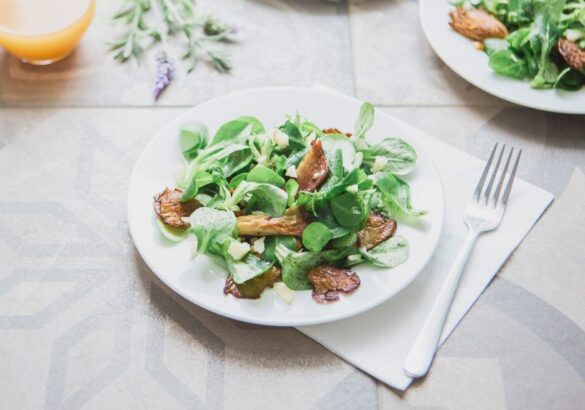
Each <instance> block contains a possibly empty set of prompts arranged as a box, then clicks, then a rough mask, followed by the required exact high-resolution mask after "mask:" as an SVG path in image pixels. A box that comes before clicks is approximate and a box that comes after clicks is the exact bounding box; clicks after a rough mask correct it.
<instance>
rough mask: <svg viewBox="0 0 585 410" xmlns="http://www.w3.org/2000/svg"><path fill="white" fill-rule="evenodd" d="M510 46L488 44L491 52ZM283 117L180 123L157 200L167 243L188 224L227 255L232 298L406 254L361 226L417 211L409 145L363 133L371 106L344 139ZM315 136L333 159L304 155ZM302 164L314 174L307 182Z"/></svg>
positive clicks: (383, 263)
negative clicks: (213, 124) (169, 174)
mask: <svg viewBox="0 0 585 410" xmlns="http://www.w3.org/2000/svg"><path fill="white" fill-rule="evenodd" d="M526 35H527V37H526V38H527V39H528V38H530V39H532V37H530V36H531V34H530V33H528V34H526ZM523 41H525V42H520V40H519V39H517V42H518V44H521V45H520V46H519V47H529V46H531V44H532V43H531V41H532V40H523ZM494 44H495V43H494ZM510 44H511V43H509V42H507V43H506V42H505V44H502V43H501V42H500V43H498V45H497V46H496V45H494V46H493V48H494V50H493V53H492V56H495V55H496V54H498V53H500V52H501V51H508V50H509V47H511V45H510ZM504 45H505V46H506V47H504ZM508 45H510V46H509V47H508ZM496 47H500V48H501V50H500V49H499V50H495V48H496ZM539 52H540V49H539ZM535 64H536V63H535ZM538 67H540V66H538V64H537V65H536V66H535V68H534V70H536V71H537V70H538V69H539V68H538ZM579 75H580V74H579ZM576 79H580V78H579V77H577V76H576V74H575V73H574V72H571V71H564V72H563V75H562V76H558V77H556V82H555V86H558V87H569V86H571V85H572V84H573V83H575V82H576V81H577V80H576ZM547 81H548V80H547ZM287 118H288V119H287V120H286V121H285V122H284V123H283V124H282V125H281V126H279V127H278V128H269V130H268V131H267V129H266V128H265V127H264V125H263V124H262V122H261V121H260V120H259V119H257V118H255V117H252V116H242V117H238V118H236V119H234V120H232V121H228V122H226V123H225V124H223V125H221V126H220V127H219V128H218V129H217V131H216V133H215V134H214V136H213V138H212V139H211V140H210V139H209V131H208V129H207V127H206V126H205V125H204V124H203V123H200V122H197V121H191V122H187V123H186V124H185V125H184V126H183V127H181V129H180V132H179V138H180V149H181V152H182V155H183V161H184V166H183V172H181V173H180V175H178V176H177V187H178V190H177V189H174V190H165V191H163V193H161V194H159V195H157V196H156V199H155V200H156V201H157V202H156V203H155V210H156V212H157V213H158V214H159V215H158V218H157V223H158V226H159V229H160V231H161V234H162V235H163V236H164V237H165V238H167V239H168V240H170V241H173V242H180V241H182V240H184V239H185V238H186V237H187V236H188V235H191V234H192V235H193V236H194V237H195V239H196V241H197V252H198V253H201V254H205V255H208V256H210V257H213V258H214V259H218V260H220V261H222V262H223V263H224V264H225V267H226V269H227V271H228V274H229V278H231V280H233V282H234V283H231V282H230V283H229V286H228V287H227V288H226V289H228V290H227V291H226V292H231V291H233V292H236V290H238V292H240V291H241V294H237V296H238V297H242V296H243V295H248V296H249V297H252V296H250V295H257V294H259V293H250V292H244V289H247V288H248V289H252V288H253V289H254V290H255V292H260V293H261V291H262V289H263V288H264V287H267V286H271V285H273V284H274V283H273V281H275V280H276V281H278V280H282V281H283V282H284V284H286V286H287V287H288V288H290V289H292V290H306V289H311V288H313V284H312V283H311V281H309V279H308V276H307V275H308V272H309V271H310V270H311V269H313V268H315V267H317V266H320V265H331V266H334V267H340V268H349V267H352V266H355V265H357V264H360V263H369V264H370V265H374V266H379V267H386V268H389V267H394V266H396V265H398V264H400V263H402V262H404V261H405V260H406V259H407V258H408V253H409V251H408V243H407V242H406V239H404V238H403V237H400V236H392V232H390V233H388V234H387V235H386V234H383V235H386V236H385V237H383V238H381V239H377V240H376V243H378V242H379V241H382V243H379V244H378V245H377V246H375V247H374V248H372V249H369V250H367V249H366V248H367V247H368V246H369V245H368V242H367V239H368V238H371V237H372V235H373V234H374V233H373V232H371V231H368V230H369V229H376V223H377V221H380V218H382V219H383V222H384V223H385V224H387V223H389V222H390V221H388V218H389V217H390V216H392V217H393V218H395V217H400V215H401V214H406V215H408V216H410V217H416V216H420V215H423V214H424V211H420V210H417V209H414V207H413V206H412V203H411V198H410V187H409V185H408V183H407V182H406V181H405V180H403V179H401V178H400V177H399V176H402V175H405V174H407V173H409V172H411V171H412V170H413V169H414V168H415V166H416V160H417V155H416V152H415V150H414V148H413V147H412V146H411V145H409V144H408V143H406V142H405V141H403V140H401V139H399V138H385V139H383V140H382V141H381V142H379V143H377V144H369V143H367V142H366V141H365V135H366V134H367V133H368V132H369V131H370V130H371V129H372V126H373V121H374V108H373V106H372V105H371V104H368V103H366V104H364V105H363V106H362V107H361V109H360V112H359V117H358V119H357V121H356V124H355V130H354V132H355V134H354V135H353V136H351V137H348V136H347V135H348V134H345V133H344V132H341V131H339V132H337V131H335V129H333V128H330V129H327V130H326V132H325V130H322V129H321V128H319V127H318V126H317V125H315V124H314V123H312V122H310V121H308V120H307V119H305V118H303V117H301V116H300V115H299V114H298V113H297V114H296V115H294V116H288V117H287ZM332 130H333V131H332ZM332 132H333V133H332ZM283 134H284V135H283ZM314 141H319V142H320V143H321V144H322V147H323V151H324V157H325V158H324V159H325V162H326V163H327V168H328V169H323V168H324V164H323V159H322V158H321V159H319V161H314V159H315V158H314V157H309V160H307V161H306V162H304V163H303V164H302V165H300V164H301V161H303V159H305V158H306V157H307V153H309V150H310V149H311V146H312V145H311V144H313V143H314ZM312 154H313V155H314V152H313V153H312ZM319 155H321V154H319ZM301 167H304V169H302V170H301ZM307 170H309V172H307ZM325 171H328V172H327V173H326V172H325ZM311 172H314V173H315V176H311V175H310V173H311ZM307 174H309V175H308V178H320V180H319V187H318V188H317V189H316V190H315V189H314V188H313V187H311V188H310V189H313V190H312V191H311V192H309V191H308V189H309V188H307V184H306V183H305V181H306V180H307ZM297 178H298V180H297ZM177 191H179V192H177ZM180 191H182V193H181V192H180ZM179 196H180V201H179V199H178V197H179ZM193 199H195V200H196V201H192V200H193ZM193 209H194V210H195V211H193V212H192V210H193ZM372 210H374V211H372ZM191 212H192V213H191ZM374 212H375V213H374ZM189 213H191V215H190V216H189V217H188V222H189V225H190V226H188V225H187V218H186V217H185V215H186V214H189ZM406 219H407V220H410V218H406ZM167 224H168V225H167ZM177 227H181V228H177ZM374 235H377V234H374ZM360 246H364V247H363V248H360ZM273 267H275V268H280V272H281V275H280V277H279V276H278V275H277V271H276V270H275V271H273V272H272V274H271V275H265V273H266V272H268V271H269V270H270V269H272V268H273ZM240 285H242V286H240ZM244 285H246V286H244ZM248 285H249V287H248ZM234 286H235V287H234ZM234 289H236V290H234ZM234 295H236V293H234ZM248 296H243V297H248Z"/></svg>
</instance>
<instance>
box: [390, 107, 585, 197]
mask: <svg viewBox="0 0 585 410" xmlns="http://www.w3.org/2000/svg"><path fill="white" fill-rule="evenodd" d="M384 110H385V111H386V112H388V113H389V114H391V115H394V116H396V117H398V118H400V119H402V120H404V121H406V122H408V123H410V124H412V125H414V126H415V127H417V128H419V129H421V130H423V131H425V132H427V133H428V134H430V135H433V136H434V137H436V138H439V139H440V140H442V141H444V142H446V143H448V144H450V145H452V146H454V147H457V148H459V149H461V150H463V151H466V152H469V153H470V154H473V155H475V156H477V157H479V158H484V159H487V156H488V155H489V152H490V150H491V148H492V147H493V145H494V143H495V142H503V143H506V144H511V145H513V146H515V147H517V148H522V150H523V154H522V155H523V156H522V163H521V164H520V168H519V175H520V177H522V178H523V179H525V180H526V181H528V182H531V183H533V184H535V185H537V186H539V187H541V188H544V189H546V190H547V191H549V192H552V193H553V194H555V195H558V194H560V193H562V192H563V191H564V189H565V187H566V186H567V184H568V183H569V180H570V178H571V175H572V174H573V170H574V168H575V167H581V168H582V169H585V117H583V116H574V115H563V114H549V113H545V112H542V111H536V110H531V109H528V108H520V107H504V108H496V107H466V108H464V107H427V108H419V107H409V108H388V109H384Z"/></svg>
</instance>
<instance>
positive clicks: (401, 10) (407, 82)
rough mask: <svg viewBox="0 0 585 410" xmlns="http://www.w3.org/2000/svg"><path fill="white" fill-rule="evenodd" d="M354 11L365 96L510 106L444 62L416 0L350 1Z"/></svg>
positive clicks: (357, 64)
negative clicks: (430, 40) (429, 40)
mask: <svg viewBox="0 0 585 410" xmlns="http://www.w3.org/2000/svg"><path fill="white" fill-rule="evenodd" d="M437 1H442V0H437ZM349 7H350V20H351V33H352V44H353V61H354V73H355V74H354V75H355V87H356V93H357V96H358V97H359V98H361V99H364V100H368V101H371V102H372V103H375V104H379V105H390V106H395V105H399V106H402V105H406V106H416V105H472V106H502V105H509V104H508V103H505V102H503V101H502V100H499V99H498V98H495V97H492V96H490V95H488V94H486V93H484V92H483V91H480V90H479V89H477V88H475V87H474V86H472V85H471V84H469V83H468V82H466V81H465V80H463V79H461V77H459V76H458V75H457V74H455V73H454V72H453V71H451V70H450V69H449V68H448V67H447V66H445V64H443V62H442V61H441V60H440V59H439V57H437V56H436V55H435V53H434V52H433V50H432V49H431V47H430V45H429V44H428V43H427V41H426V39H425V36H424V34H423V32H422V28H421V27H420V23H419V17H418V4H417V2H416V1H415V0H390V1H387V0H366V1H364V0H350V6H349Z"/></svg>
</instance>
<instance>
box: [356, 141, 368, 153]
mask: <svg viewBox="0 0 585 410" xmlns="http://www.w3.org/2000/svg"><path fill="white" fill-rule="evenodd" d="M353 145H354V147H355V149H357V150H358V151H363V150H366V149H368V143H367V142H366V141H365V140H363V139H356V140H354V142H353Z"/></svg>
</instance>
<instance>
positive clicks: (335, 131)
mask: <svg viewBox="0 0 585 410" xmlns="http://www.w3.org/2000/svg"><path fill="white" fill-rule="evenodd" d="M323 133H324V134H341V135H345V136H346V137H347V138H350V137H351V132H342V131H340V130H338V129H337V128H325V129H324V130H323Z"/></svg>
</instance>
